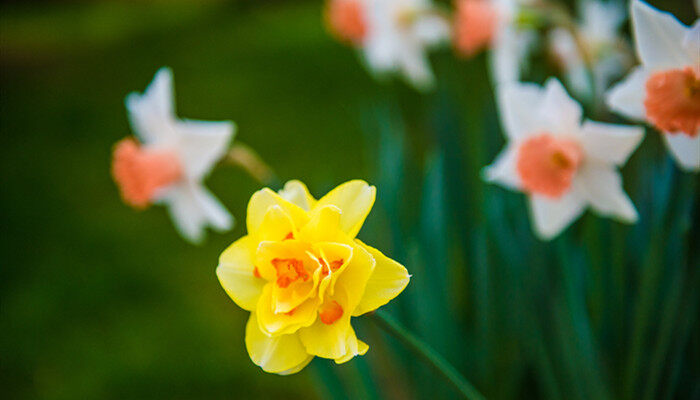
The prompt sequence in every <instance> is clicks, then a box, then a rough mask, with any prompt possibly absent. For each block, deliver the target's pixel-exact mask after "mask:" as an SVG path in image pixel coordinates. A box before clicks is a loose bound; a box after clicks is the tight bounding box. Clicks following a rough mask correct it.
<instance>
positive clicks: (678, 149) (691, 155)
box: [663, 133, 700, 172]
mask: <svg viewBox="0 0 700 400" xmlns="http://www.w3.org/2000/svg"><path fill="white" fill-rule="evenodd" d="M663 137H664V141H665V142H666V144H667V145H668V148H669V150H670V151H671V154H672V155H673V158H675V159H676V161H677V162H678V165H679V166H680V167H681V168H682V169H684V170H685V171H690V172H695V171H698V170H700V135H695V137H694V138H691V137H690V136H688V135H686V134H684V133H675V134H673V135H672V134H670V133H663Z"/></svg>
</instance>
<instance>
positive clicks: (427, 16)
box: [326, 0, 450, 89]
mask: <svg viewBox="0 0 700 400" xmlns="http://www.w3.org/2000/svg"><path fill="white" fill-rule="evenodd" d="M326 15H327V21H328V24H329V27H330V29H331V31H333V32H334V33H335V34H336V35H337V36H338V37H339V38H341V39H342V40H344V41H347V42H349V43H351V44H352V45H354V46H355V47H357V48H358V49H359V50H360V52H361V54H362V57H363V59H364V61H365V63H366V64H367V67H368V68H369V69H370V71H372V72H374V73H377V74H379V75H381V74H386V73H397V74H401V75H403V76H404V77H405V78H406V80H407V81H408V82H409V83H411V84H412V85H413V86H415V87H416V88H418V89H427V88H430V87H431V86H432V85H433V83H434V80H435V78H434V76H433V72H432V70H431V68H430V64H429V62H428V56H427V54H426V53H427V51H428V50H429V49H430V48H433V47H435V46H437V45H440V44H441V43H443V42H446V41H448V40H449V38H450V25H449V23H448V21H447V19H446V18H445V17H444V16H443V15H442V14H440V13H439V12H438V10H437V9H436V8H435V7H434V6H433V4H432V3H431V2H430V1H429V0H329V2H328V7H327V13H326Z"/></svg>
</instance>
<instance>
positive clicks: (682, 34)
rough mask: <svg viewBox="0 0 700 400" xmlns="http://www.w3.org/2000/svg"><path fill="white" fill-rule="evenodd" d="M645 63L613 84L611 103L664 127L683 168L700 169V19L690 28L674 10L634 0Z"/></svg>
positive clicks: (638, 44)
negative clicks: (676, 15) (680, 19)
mask: <svg viewBox="0 0 700 400" xmlns="http://www.w3.org/2000/svg"><path fill="white" fill-rule="evenodd" d="M631 14H632V26H633V31H634V37H635V41H636V47H637V55H638V56H639V59H640V61H641V65H640V66H638V67H636V68H634V69H633V70H632V72H630V74H629V75H628V76H627V78H626V79H625V80H623V81H622V82H620V83H619V84H617V85H616V86H614V87H613V88H612V89H611V90H610V92H609V93H608V95H607V103H608V105H609V106H610V108H611V109H612V110H613V111H616V112H618V113H620V114H622V115H624V116H625V117H628V118H630V119H634V120H639V121H646V122H648V123H649V124H651V125H653V126H654V127H656V128H657V129H658V130H659V131H661V132H663V138H664V141H665V142H666V144H667V146H668V148H669V149H670V151H671V154H672V155H673V157H674V158H675V160H676V161H677V162H678V164H679V165H680V167H681V168H683V169H684V170H687V171H698V170H700V20H696V21H695V24H694V25H693V27H686V26H685V25H683V24H682V23H680V22H679V21H678V20H677V19H676V18H675V17H673V15H671V14H669V13H666V12H661V11H659V10H656V9H654V8H652V7H651V6H649V5H648V4H646V3H644V2H642V1H639V0H632V2H631Z"/></svg>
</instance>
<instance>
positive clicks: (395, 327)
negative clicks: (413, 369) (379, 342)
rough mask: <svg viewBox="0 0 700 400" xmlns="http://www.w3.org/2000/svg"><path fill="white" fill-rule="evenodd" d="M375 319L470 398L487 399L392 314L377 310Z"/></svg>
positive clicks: (373, 316)
mask: <svg viewBox="0 0 700 400" xmlns="http://www.w3.org/2000/svg"><path fill="white" fill-rule="evenodd" d="M371 316H372V318H373V319H374V321H375V322H376V323H377V325H379V326H380V327H381V328H382V329H384V330H385V331H387V332H388V333H390V334H392V335H393V336H394V337H396V338H397V339H399V340H400V341H401V342H402V343H403V344H404V345H406V347H408V348H409V349H411V351H413V352H414V353H415V354H416V355H418V356H419V357H420V358H422V359H423V361H425V362H426V363H428V364H430V366H432V367H433V368H434V369H435V370H436V371H437V372H439V373H440V374H441V375H442V376H443V377H444V378H445V379H447V380H448V381H449V382H450V383H451V384H452V385H454V387H455V388H456V389H457V390H458V391H459V392H460V393H462V394H463V395H464V397H465V398H467V399H470V400H486V398H485V397H484V396H483V395H482V394H481V393H479V391H478V390H476V388H474V386H473V385H472V384H471V383H469V381H467V380H466V379H465V378H464V377H463V376H462V375H461V374H460V373H459V372H457V370H456V369H455V367H453V366H452V364H450V363H449V362H448V361H447V360H445V359H444V358H443V357H442V356H441V355H440V354H438V353H437V352H436V351H435V350H433V348H432V347H430V345H428V344H427V343H425V342H423V341H422V340H420V339H418V338H417V337H416V336H415V335H414V334H412V333H411V332H409V331H408V330H407V329H406V328H404V327H403V326H402V325H401V324H400V323H399V322H398V321H396V320H395V319H394V317H392V316H391V315H389V314H387V313H385V312H383V311H376V312H374V313H373V314H372V315H371Z"/></svg>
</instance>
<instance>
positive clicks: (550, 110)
mask: <svg viewBox="0 0 700 400" xmlns="http://www.w3.org/2000/svg"><path fill="white" fill-rule="evenodd" d="M533 111H534V110H533ZM537 113H538V117H539V118H540V121H541V122H542V123H543V124H544V125H545V129H546V130H547V131H548V132H549V133H551V134H554V135H556V134H572V133H574V132H577V131H578V130H579V126H580V125H581V116H582V114H583V110H582V109H581V105H579V104H578V103H577V102H576V100H574V99H572V98H571V96H569V94H568V93H566V89H564V86H562V84H561V83H560V82H559V81H558V80H557V79H555V78H549V79H548V80H547V82H546V83H545V88H544V97H543V99H542V102H541V103H540V105H539V107H538V110H537Z"/></svg>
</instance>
